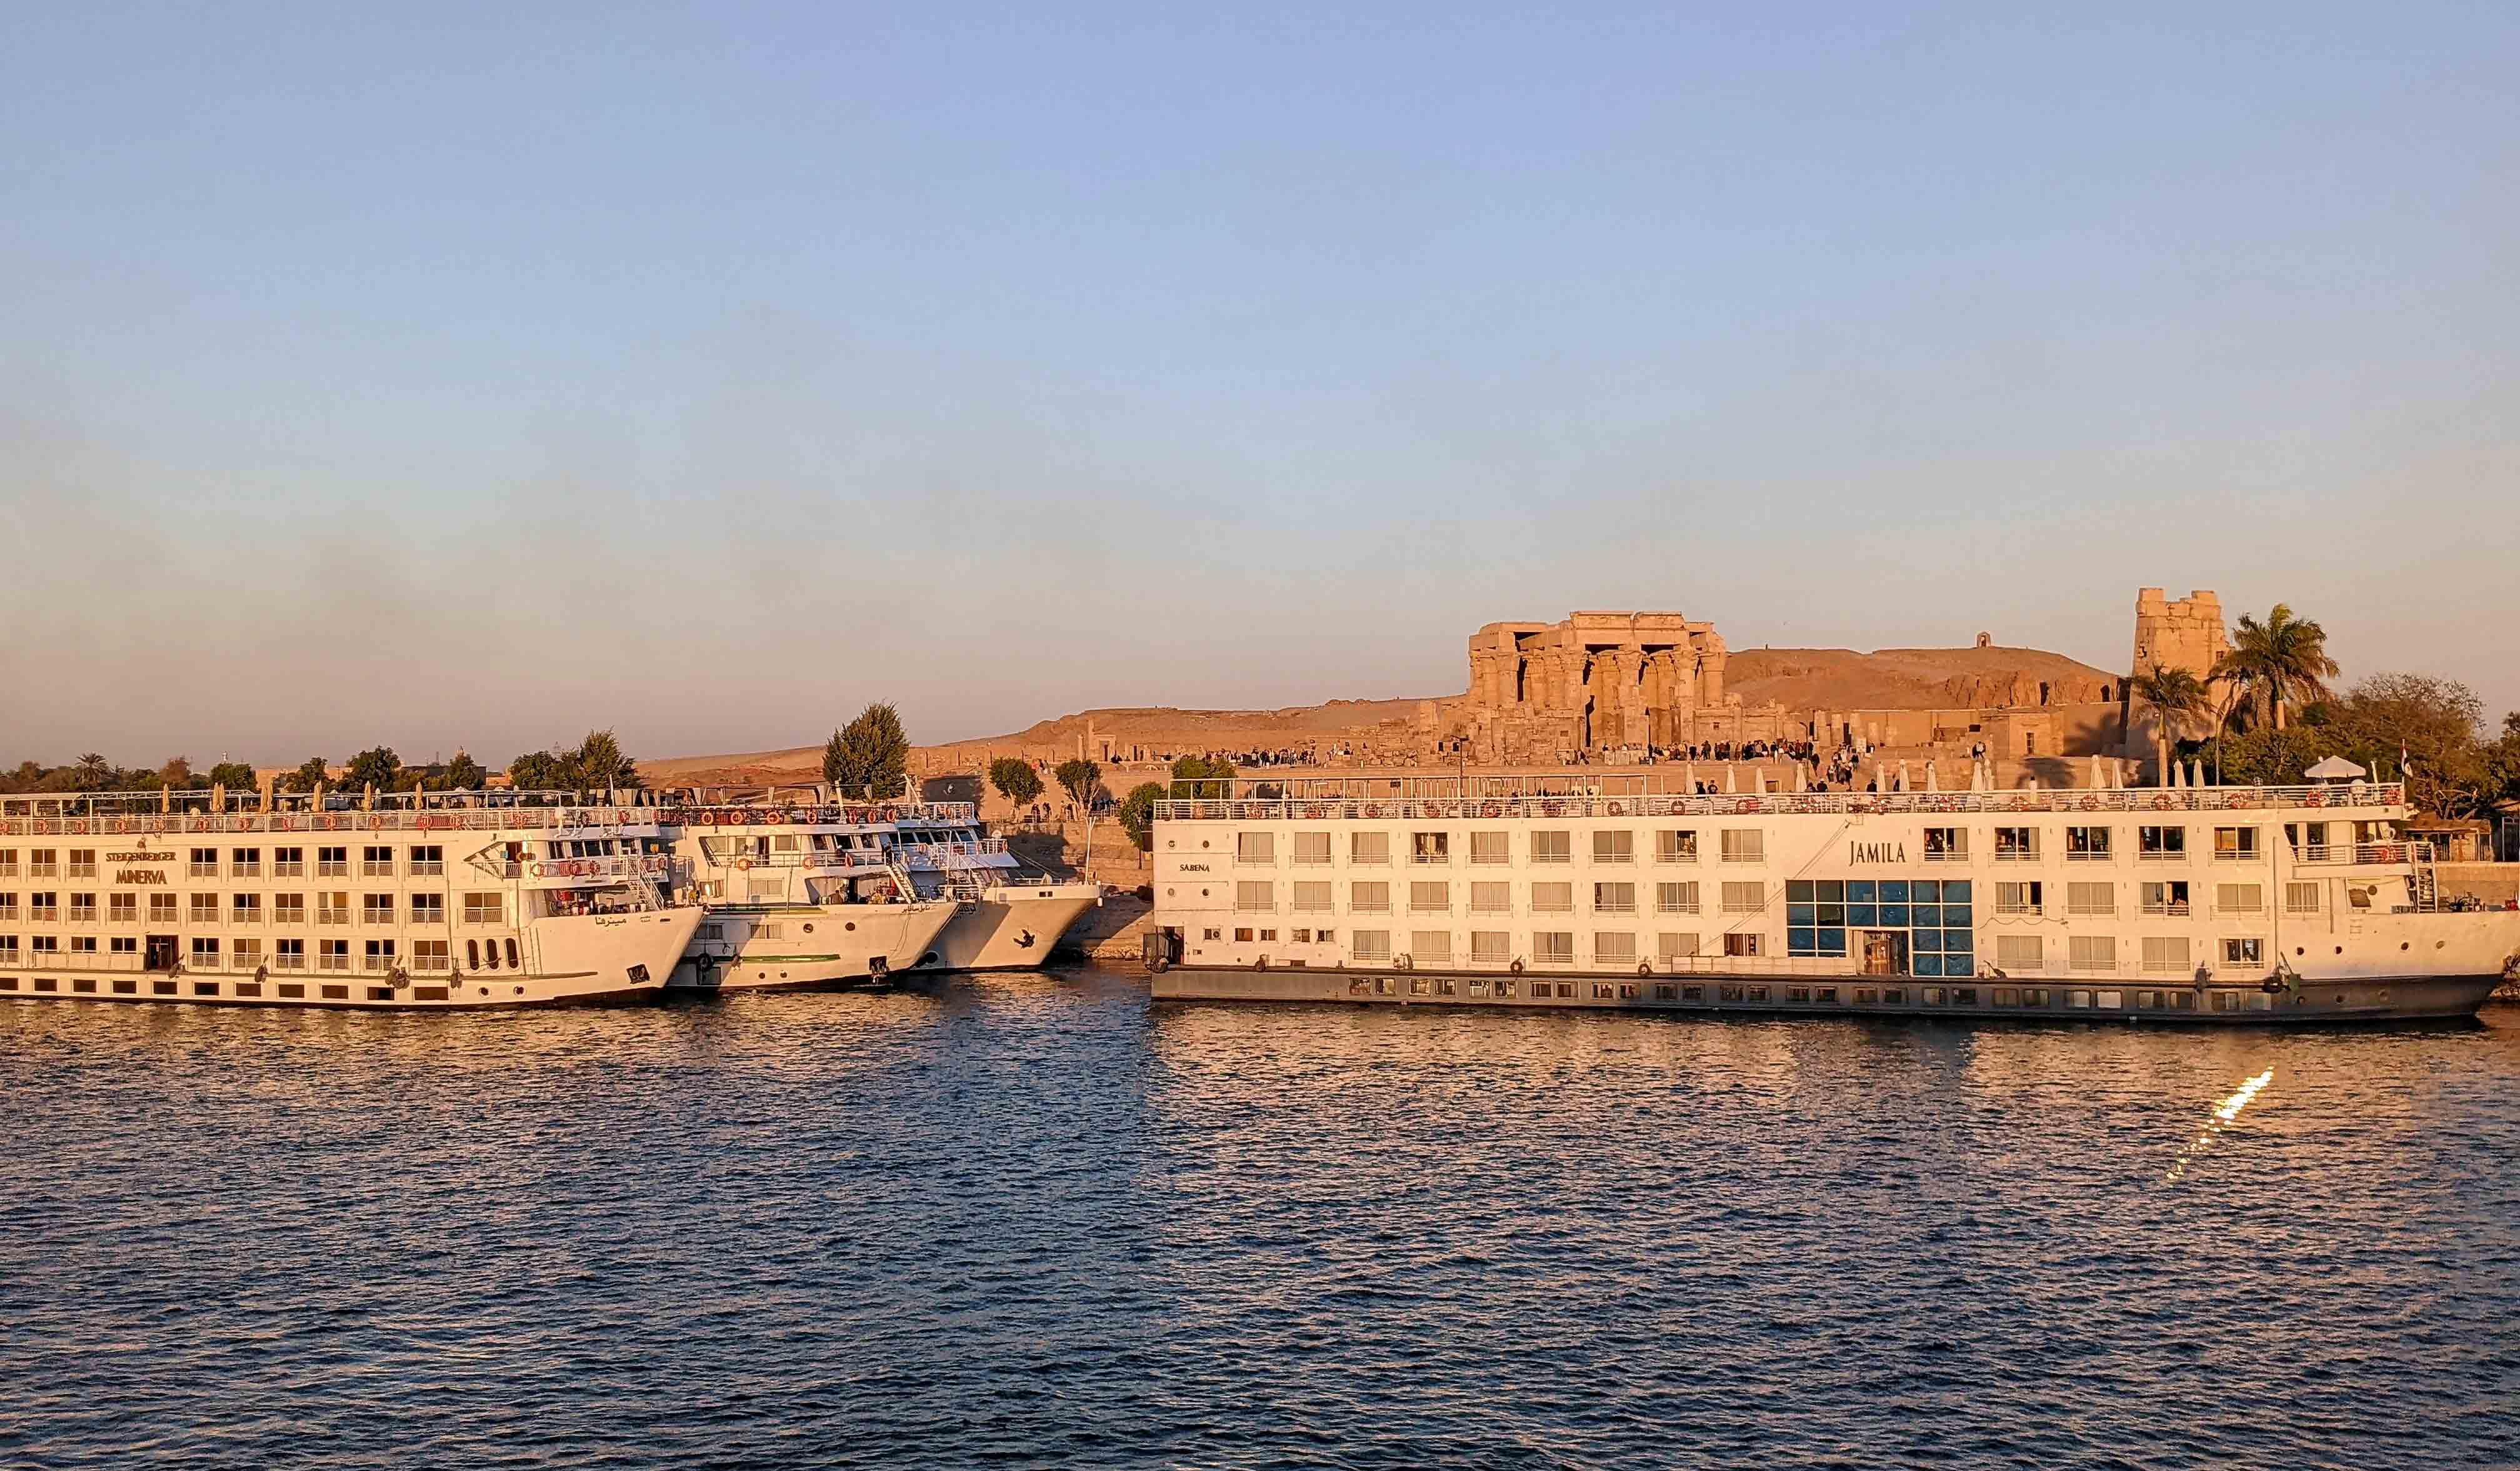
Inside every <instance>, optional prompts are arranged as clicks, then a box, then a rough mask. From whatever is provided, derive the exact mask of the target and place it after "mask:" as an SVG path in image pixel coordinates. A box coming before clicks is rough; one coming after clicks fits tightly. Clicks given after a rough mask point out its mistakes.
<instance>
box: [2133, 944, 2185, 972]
mask: <svg viewBox="0 0 2520 1471" xmlns="http://www.w3.org/2000/svg"><path fill="white" fill-rule="evenodd" d="M2143 968H2144V969H2145V970H2148V971H2156V972H2159V971H2183V970H2185V969H2187V937H2186V936H2184V935H2147V936H2145V937H2144V938H2143Z"/></svg>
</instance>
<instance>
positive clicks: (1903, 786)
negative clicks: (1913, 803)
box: [1899, 760, 1908, 792]
mask: <svg viewBox="0 0 2520 1471" xmlns="http://www.w3.org/2000/svg"><path fill="white" fill-rule="evenodd" d="M1899 790H1900V791H1902V792H1905V791H1907V790H1908V763H1907V762H1906V761H1904V760H1903V761H1901V762H1900V763H1899Z"/></svg>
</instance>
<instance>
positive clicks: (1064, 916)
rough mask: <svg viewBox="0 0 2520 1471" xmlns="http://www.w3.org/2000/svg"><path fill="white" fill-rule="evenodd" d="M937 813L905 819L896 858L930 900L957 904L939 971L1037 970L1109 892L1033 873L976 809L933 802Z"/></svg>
mask: <svg viewBox="0 0 2520 1471" xmlns="http://www.w3.org/2000/svg"><path fill="white" fill-rule="evenodd" d="M922 806H924V807H927V808H930V809H932V810H931V811H929V812H927V813H925V814H922V815H920V816H917V817H915V818H905V819H904V820H903V821H902V822H901V823H900V824H899V825H898V827H897V829H896V831H895V833H894V836H893V845H894V851H895V853H896V854H898V856H899V858H900V860H901V865H902V868H903V870H904V871H905V872H906V873H907V874H908V875H909V877H910V882H911V883H912V884H913V885H915V886H916V887H917V890H918V892H919V893H920V894H921V895H922V896H925V897H929V898H938V899H947V900H951V901H953V902H954V903H955V905H956V908H955V912H954V918H953V919H952V921H951V922H949V923H948V924H947V925H946V926H945V929H944V931H943V933H941V934H939V935H938V936H937V937H936V951H937V959H936V964H937V966H938V967H939V968H940V969H943V970H949V971H1008V970H1030V969H1032V968H1034V967H1036V966H1039V965H1040V964H1041V963H1042V962H1043V961H1044V960H1046V959H1048V958H1049V956H1050V951H1051V947H1052V946H1053V945H1056V944H1057V943H1058V942H1059V938H1060V937H1061V936H1063V935H1065V934H1066V933H1067V931H1068V927H1069V926H1071V925H1073V924H1075V923H1076V921H1077V920H1078V919H1080V918H1082V917H1083V916H1084V913H1085V911H1086V910H1088V909H1091V908H1093V907H1095V906H1096V905H1098V904H1100V903H1102V885H1101V884H1099V883H1095V882H1093V881H1092V880H1089V879H1081V878H1076V879H1062V878H1058V877H1056V876H1054V875H1051V874H1048V873H1043V872H1041V871H1039V870H1037V869H1033V868H1029V867H1027V866H1026V865H1025V864H1024V861H1023V860H1022V859H1021V858H1018V857H1016V856H1015V855H1014V853H1013V852H1012V851H1011V850H1009V849H1008V847H1007V840H1005V839H1004V838H992V837H988V836H986V835H985V834H984V833H983V832H982V831H981V828H980V819H979V813H978V812H977V810H976V809H975V808H974V807H973V806H972V804H969V803H926V804H922Z"/></svg>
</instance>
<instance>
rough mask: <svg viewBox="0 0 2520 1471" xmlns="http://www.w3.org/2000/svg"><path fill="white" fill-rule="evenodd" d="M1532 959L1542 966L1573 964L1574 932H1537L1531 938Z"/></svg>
mask: <svg viewBox="0 0 2520 1471" xmlns="http://www.w3.org/2000/svg"><path fill="white" fill-rule="evenodd" d="M1531 953H1532V958H1533V959H1534V960H1537V961H1538V962H1539V963H1540V964H1542V965H1573V964H1574V963H1575V932H1574V931H1572V930H1537V931H1534V932H1533V933H1532V937H1531Z"/></svg>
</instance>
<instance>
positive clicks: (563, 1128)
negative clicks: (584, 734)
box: [0, 971, 2520, 1467]
mask: <svg viewBox="0 0 2520 1471" xmlns="http://www.w3.org/2000/svg"><path fill="white" fill-rule="evenodd" d="M0 1100H5V1104H6V1108H7V1111H8V1122H9V1129H8V1143H7V1148H6V1150H5V1152H0V1202H5V1205H6V1210H7V1221H6V1229H5V1231H0V1395H5V1399H0V1464H9V1465H18V1464H33V1465H74V1464H108V1463H111V1464H117V1465H119V1464H131V1463H135V1462H140V1461H155V1462H161V1463H177V1464H193V1465H203V1466H258V1465H269V1464H295V1465H321V1466H366V1465H376V1466H397V1467H400V1466H413V1465H451V1466H468V1467H469V1466H502V1465H512V1466H535V1467H549V1466H596V1465H636V1464H645V1463H652V1462H659V1461H670V1462H675V1463H685V1464H738V1463H749V1464H763V1463H779V1464H828V1463H861V1464H877V1463H882V1464H897V1465H928V1466H967V1465H972V1464H975V1463H979V1462H984V1461H998V1462H1008V1463H1013V1464H1018V1465H1032V1464H1046V1463H1057V1464H1119V1463H1129V1464H1188V1465H1213V1466H1262V1465H1295V1464H1333V1465H1360V1466H1362V1465H1389V1466H1418V1465H1435V1464H1460V1465H1497V1466H1605V1465H1632V1466H1666V1465H1738V1464H1743V1463H1748V1462H1753V1461H1755V1462H1757V1463H1758V1464H1760V1465H1761V1466H1762V1467H1785V1466H1805V1465H1828V1466H1841V1465H1875V1464H1915V1463H1933V1464H1940V1465H1948V1466H2041V1467H2054V1466H2069V1465H2110V1466H2146V1467H2150V1466H2214V1467H2222V1466H2281V1467H2292V1466H2301V1465H2340V1466H2372V1467H2401V1466H2414V1465H2427V1464H2443V1465H2502V1466H2508V1465H2511V1464H2513V1463H2515V1461H2520V1433H2515V1429H2514V1423H2513V1418H2512V1417H2513V1415H2514V1414H2515V1413H2520V1404H2515V1401H2514V1396H2513V1392H2514V1390H2515V1389H2520V1327H2516V1326H2515V1316H2516V1315H2520V1174H2515V1172H2514V1171H2513V1169H2512V1159H2513V1152H2514V1150H2515V1148H2520V1010H2515V1009H2510V1008H2495V1009H2491V1010H2489V1013H2488V1016H2487V1019H2486V1023H2485V1025H2484V1026H2482V1027H2479V1028H2472V1029H2457V1028H2452V1029H2441V1030H2434V1031H2425V1032H2410V1033H2394V1034H2318V1035H2283V1034H2248V1033H2235V1034H2164V1033H2153V1032H2132V1031H2127V1030H2123V1029H2106V1028H2096V1027H2095V1028H2075V1029H2053V1030H2051V1029H2048V1028H2044V1027H2017V1028H2015V1027H1987V1028H1967V1027H1958V1026H1941V1025H1930V1024H1921V1023H1913V1022H1872V1023H1845V1024H1839V1023H1830V1022H1784V1023H1765V1022H1743V1021H1690V1020H1673V1019H1667V1018H1643V1019H1620V1018H1615V1017H1595V1016H1580V1017H1562V1016H1546V1015H1495V1014H1479V1013H1435V1012H1422V1011H1421V1012H1415V1013H1410V1014H1398V1013H1393V1012H1377V1011H1350V1010H1339V1009H1328V1008H1325V1009H1312V1010H1278V1011H1272V1010H1260V1009H1251V1008H1236V1007H1188V1006H1176V1005H1164V1006H1153V1005H1150V1003H1149V1002H1148V998H1147V995H1146V992H1145V989H1144V988H1143V986H1142V985H1140V984H1138V983H1137V981H1136V980H1135V978H1133V977H1131V976H1129V975H1125V974H1117V973H1101V972H1093V971H1076V972H1069V973H1064V974H1055V975H1047V976H1033V977H1021V978H1011V979H1000V980H987V981H982V982H979V983H977V984H973V985H967V986H962V987H957V988H954V989H952V990H950V991H948V992H946V993H945V994H943V995H942V996H938V997H921V996H852V995H787V996H752V997H735V998H730V999H728V1000H726V1001H723V1002H720V1003H716V1004H705V1005H686V1006H662V1007H652V1008H639V1009H630V1010H618V1011H564V1012H545V1013H532V1014H523V1015H516V1016H500V1017H388V1016H342V1015H323V1014H302V1013H301V1014H289V1013H280V1012H233V1011H231V1012H214V1011H198V1010H191V1009H171V1008H170V1009H144V1008H103V1007H88V1006H66V1005H60V1004H34V1003H26V1002H9V1003H0Z"/></svg>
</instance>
